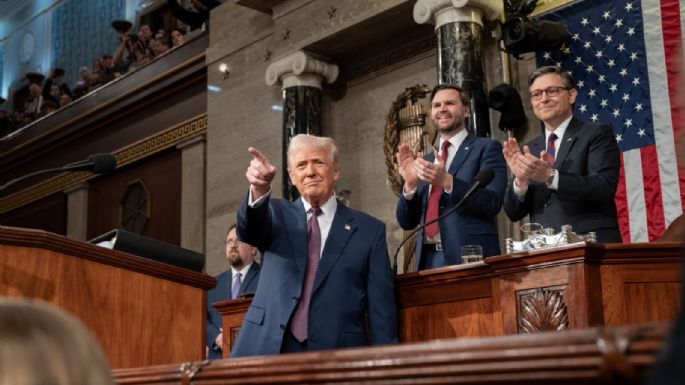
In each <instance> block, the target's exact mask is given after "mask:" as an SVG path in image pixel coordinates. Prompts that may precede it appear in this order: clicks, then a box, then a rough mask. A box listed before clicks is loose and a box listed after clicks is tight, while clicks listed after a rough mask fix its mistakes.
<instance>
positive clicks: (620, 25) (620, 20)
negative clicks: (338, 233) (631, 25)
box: [614, 19, 623, 28]
mask: <svg viewBox="0 0 685 385" xmlns="http://www.w3.org/2000/svg"><path fill="white" fill-rule="evenodd" d="M614 25H615V26H616V28H620V27H622V26H623V19H618V20H616V22H615V23H614Z"/></svg>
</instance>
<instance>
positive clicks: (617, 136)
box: [616, 134, 623, 143]
mask: <svg viewBox="0 0 685 385" xmlns="http://www.w3.org/2000/svg"><path fill="white" fill-rule="evenodd" d="M621 136H622V135H621V134H616V142H617V143H621V141H622V140H623V138H622V137H621Z"/></svg>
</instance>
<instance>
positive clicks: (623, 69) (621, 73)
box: [618, 68, 628, 76]
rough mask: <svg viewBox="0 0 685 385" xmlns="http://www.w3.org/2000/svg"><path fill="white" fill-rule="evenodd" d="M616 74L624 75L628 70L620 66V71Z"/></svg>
mask: <svg viewBox="0 0 685 385" xmlns="http://www.w3.org/2000/svg"><path fill="white" fill-rule="evenodd" d="M618 74H619V75H621V76H626V75H628V70H627V69H625V68H621V71H620V72H619V73H618Z"/></svg>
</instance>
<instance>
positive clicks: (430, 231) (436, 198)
mask: <svg viewBox="0 0 685 385" xmlns="http://www.w3.org/2000/svg"><path fill="white" fill-rule="evenodd" d="M449 146H450V142H449V141H447V140H446V141H444V142H442V148H441V149H440V159H442V162H443V163H445V162H447V147H449ZM440 195H442V187H441V186H437V185H432V186H431V192H430V195H429V196H428V208H427V209H426V221H425V222H424V223H428V222H430V221H432V220H434V219H436V218H437V217H438V208H439V207H440ZM425 233H426V236H427V237H429V238H433V237H435V234H437V233H438V222H435V223H433V224H430V225H428V226H426V231H425Z"/></svg>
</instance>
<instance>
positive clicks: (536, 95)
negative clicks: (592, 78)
mask: <svg viewBox="0 0 685 385" xmlns="http://www.w3.org/2000/svg"><path fill="white" fill-rule="evenodd" d="M561 90H566V91H568V90H570V88H568V87H547V88H545V89H544V90H535V91H531V92H530V98H531V99H533V100H540V99H542V93H543V92H544V93H546V94H547V96H549V97H550V98H553V97H555V96H557V95H558V94H559V92H561Z"/></svg>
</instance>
